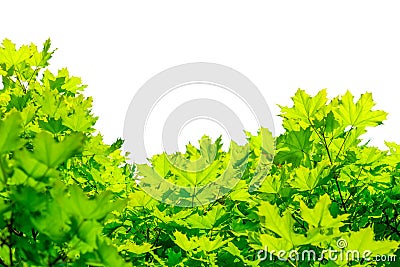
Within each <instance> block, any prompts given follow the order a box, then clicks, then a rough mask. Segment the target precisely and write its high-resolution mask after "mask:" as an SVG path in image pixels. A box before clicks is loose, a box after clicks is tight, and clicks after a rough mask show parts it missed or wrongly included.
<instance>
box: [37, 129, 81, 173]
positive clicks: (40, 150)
mask: <svg viewBox="0 0 400 267" xmlns="http://www.w3.org/2000/svg"><path fill="white" fill-rule="evenodd" d="M83 140H84V136H83V135H82V134H75V135H71V136H67V137H66V138H65V139H64V140H63V141H61V142H56V141H55V140H54V138H53V136H52V135H51V134H49V133H47V132H41V133H39V134H38V135H37V136H36V138H35V139H34V142H33V145H34V153H33V156H34V158H36V159H37V160H39V161H40V162H42V163H44V164H46V166H48V167H50V168H54V167H57V166H58V165H59V164H61V163H62V162H64V161H65V160H67V159H68V158H70V157H71V156H72V155H74V154H75V153H76V152H78V151H79V150H80V149H81V148H82V145H83Z"/></svg>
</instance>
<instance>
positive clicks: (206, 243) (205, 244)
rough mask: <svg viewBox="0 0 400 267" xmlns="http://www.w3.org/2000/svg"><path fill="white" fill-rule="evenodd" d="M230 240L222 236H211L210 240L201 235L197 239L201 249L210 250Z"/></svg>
mask: <svg viewBox="0 0 400 267" xmlns="http://www.w3.org/2000/svg"><path fill="white" fill-rule="evenodd" d="M231 240H232V239H231V238H224V237H222V236H216V237H213V240H211V239H210V238H208V237H207V236H204V235H203V236H201V237H200V238H199V239H198V243H199V248H200V249H201V250H203V251H206V252H211V251H214V250H217V249H219V248H221V247H223V246H225V245H226V244H227V243H228V242H230V241H231Z"/></svg>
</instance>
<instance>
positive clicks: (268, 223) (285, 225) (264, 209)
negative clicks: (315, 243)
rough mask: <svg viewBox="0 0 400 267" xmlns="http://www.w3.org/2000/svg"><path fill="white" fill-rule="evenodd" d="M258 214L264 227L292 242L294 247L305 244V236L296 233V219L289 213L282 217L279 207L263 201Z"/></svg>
mask: <svg viewBox="0 0 400 267" xmlns="http://www.w3.org/2000/svg"><path fill="white" fill-rule="evenodd" d="M257 214H258V216H259V217H260V221H261V225H262V226H263V227H265V228H266V229H268V230H270V231H272V232H274V233H275V234H277V235H279V236H280V237H281V238H283V239H284V240H286V241H288V242H290V244H292V247H293V246H297V245H300V244H303V243H304V241H305V238H304V236H303V235H301V234H297V233H295V232H294V219H293V217H292V216H291V215H290V213H289V211H286V212H284V213H283V215H282V217H281V216H280V215H279V209H278V207H277V206H275V205H271V204H270V203H269V202H265V201H263V202H262V203H261V205H260V206H259V207H258V212H257Z"/></svg>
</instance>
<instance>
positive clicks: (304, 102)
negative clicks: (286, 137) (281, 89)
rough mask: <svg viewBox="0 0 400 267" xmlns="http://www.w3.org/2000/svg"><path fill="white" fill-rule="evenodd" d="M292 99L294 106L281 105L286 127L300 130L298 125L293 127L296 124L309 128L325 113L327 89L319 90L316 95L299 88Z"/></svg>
mask: <svg viewBox="0 0 400 267" xmlns="http://www.w3.org/2000/svg"><path fill="white" fill-rule="evenodd" d="M292 99H293V102H294V105H293V107H291V108H289V107H284V106H280V107H281V112H282V115H281V116H282V117H284V118H285V120H284V126H285V128H286V129H291V130H299V128H298V127H293V126H295V125H299V126H300V127H302V128H303V129H307V128H308V127H309V126H310V125H311V124H312V123H313V121H314V120H315V119H321V118H322V116H323V115H324V114H325V105H326V102H327V100H328V99H327V97H326V90H325V89H324V90H321V91H319V92H318V94H316V95H315V96H314V97H311V96H310V95H308V94H307V93H306V92H305V91H304V90H301V89H299V90H297V92H296V94H295V95H294V97H293V98H292Z"/></svg>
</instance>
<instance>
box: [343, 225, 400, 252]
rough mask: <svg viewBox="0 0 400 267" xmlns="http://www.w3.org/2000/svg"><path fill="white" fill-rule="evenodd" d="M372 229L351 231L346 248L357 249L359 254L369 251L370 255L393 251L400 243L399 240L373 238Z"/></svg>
mask: <svg viewBox="0 0 400 267" xmlns="http://www.w3.org/2000/svg"><path fill="white" fill-rule="evenodd" d="M374 236H375V234H374V230H373V229H372V228H370V227H369V228H364V229H361V230H360V231H358V232H351V233H350V237H349V238H348V240H347V248H346V250H355V251H358V252H359V253H360V254H361V255H362V254H363V252H364V251H370V252H371V253H372V256H376V255H385V254H389V253H394V252H395V251H396V250H397V249H398V248H399V245H400V242H398V241H394V240H383V241H375V240H374Z"/></svg>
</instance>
